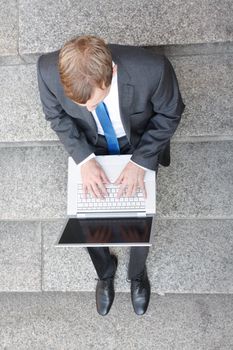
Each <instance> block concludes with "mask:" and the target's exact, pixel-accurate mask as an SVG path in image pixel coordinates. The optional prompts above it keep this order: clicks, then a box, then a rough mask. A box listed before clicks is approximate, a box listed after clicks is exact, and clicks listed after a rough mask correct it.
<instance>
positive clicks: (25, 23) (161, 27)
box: [19, 0, 233, 55]
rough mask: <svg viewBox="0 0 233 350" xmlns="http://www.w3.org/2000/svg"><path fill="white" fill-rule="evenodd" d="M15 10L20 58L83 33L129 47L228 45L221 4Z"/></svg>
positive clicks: (45, 5) (41, 5) (226, 13)
mask: <svg viewBox="0 0 233 350" xmlns="http://www.w3.org/2000/svg"><path fill="white" fill-rule="evenodd" d="M19 10H20V12H19V14H20V15H19V28H20V32H19V40H20V41H19V50H20V53H21V54H22V55H27V54H33V53H36V52H44V51H46V52H47V51H51V50H54V49H57V48H59V47H60V46H61V45H62V44H63V43H64V41H66V40H67V39H68V38H71V37H73V36H75V35H80V34H83V33H90V34H93V33H94V34H96V35H100V36H102V37H104V38H106V39H107V40H109V41H110V42H115V43H122V44H124V43H125V44H126V43H127V44H134V45H168V44H192V43H208V42H223V41H233V34H232V30H231V26H230V23H231V19H232V13H233V8H232V3H231V2H229V1H227V0H223V1H221V2H216V1H211V0H205V1H201V0H198V1H195V2H187V1H183V0H175V1H173V2H172V3H169V2H164V1H162V0H157V1H156V2H154V1H153V0H149V1H146V2H145V3H142V2H141V1H139V0H134V1H118V2H116V1H113V0H109V1H108V3H107V5H106V2H96V1H94V2H90V1H86V0H81V1H79V2H78V3H77V2H76V1H74V0H71V1H69V2H62V3H60V4H59V5H58V4H57V5H56V6H54V4H53V3H49V2H48V1H47V0H42V1H40V2H38V1H37V2H31V1H29V0H26V1H25V0H24V1H23V2H20V3H19ZM29 13H30V16H29V15H28V14H29Z"/></svg>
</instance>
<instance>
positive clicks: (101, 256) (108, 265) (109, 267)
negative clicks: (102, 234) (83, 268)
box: [87, 247, 115, 279]
mask: <svg viewBox="0 0 233 350" xmlns="http://www.w3.org/2000/svg"><path fill="white" fill-rule="evenodd" d="M87 250H88V253H89V255H90V257H91V260H92V262H93V264H94V266H95V269H96V272H97V275H98V277H99V279H103V278H107V277H111V276H113V274H114V272H115V264H114V262H113V260H112V258H111V254H110V250H109V248H108V247H88V248H87Z"/></svg>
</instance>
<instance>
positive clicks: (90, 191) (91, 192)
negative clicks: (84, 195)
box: [88, 185, 97, 198]
mask: <svg viewBox="0 0 233 350" xmlns="http://www.w3.org/2000/svg"><path fill="white" fill-rule="evenodd" d="M88 192H89V193H90V194H91V196H92V197H94V198H97V197H96V195H95V192H94V191H93V189H92V186H91V185H89V186H88Z"/></svg>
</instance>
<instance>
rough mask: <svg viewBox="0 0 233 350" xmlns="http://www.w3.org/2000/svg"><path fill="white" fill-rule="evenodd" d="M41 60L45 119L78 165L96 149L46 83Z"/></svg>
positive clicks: (38, 68) (39, 80)
mask: <svg viewBox="0 0 233 350" xmlns="http://www.w3.org/2000/svg"><path fill="white" fill-rule="evenodd" d="M40 59H41V57H40V58H39V59H38V61H37V78H38V86H39V93H40V99H41V103H42V108H43V112H44V114H45V119H46V120H47V121H49V122H50V126H51V128H52V129H53V130H54V131H55V133H56V134H57V136H58V138H59V140H60V141H61V143H62V144H63V145H64V147H65V149H66V151H67V152H68V154H69V155H70V156H71V157H72V158H73V160H74V161H75V162H76V164H78V163H80V162H81V161H82V160H84V159H85V158H87V157H88V156H89V155H90V154H91V153H93V152H94V148H93V147H92V146H91V145H90V144H89V143H88V142H87V139H86V136H85V134H84V133H83V132H82V131H81V130H79V129H78V128H77V126H76V124H75V122H74V121H73V118H72V117H71V116H69V115H68V114H67V113H66V112H65V111H64V110H63V108H62V106H61V105H60V103H59V101H58V100H57V98H56V96H55V95H54V94H53V93H52V92H51V91H50V90H49V88H48V86H47V85H46V83H45V82H44V80H43V78H42V75H41V71H40Z"/></svg>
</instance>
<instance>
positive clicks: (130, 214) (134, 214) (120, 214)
mask: <svg viewBox="0 0 233 350" xmlns="http://www.w3.org/2000/svg"><path fill="white" fill-rule="evenodd" d="M115 217H120V218H123V217H124V218H132V217H134V218H135V217H146V212H145V211H143V212H114V213H113V212H111V213H78V214H77V218H79V219H82V218H115Z"/></svg>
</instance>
